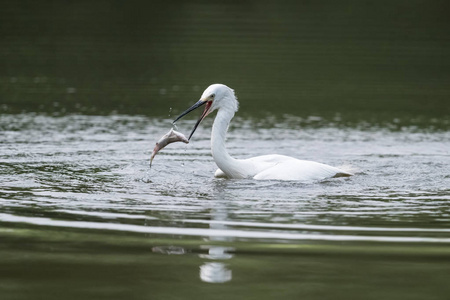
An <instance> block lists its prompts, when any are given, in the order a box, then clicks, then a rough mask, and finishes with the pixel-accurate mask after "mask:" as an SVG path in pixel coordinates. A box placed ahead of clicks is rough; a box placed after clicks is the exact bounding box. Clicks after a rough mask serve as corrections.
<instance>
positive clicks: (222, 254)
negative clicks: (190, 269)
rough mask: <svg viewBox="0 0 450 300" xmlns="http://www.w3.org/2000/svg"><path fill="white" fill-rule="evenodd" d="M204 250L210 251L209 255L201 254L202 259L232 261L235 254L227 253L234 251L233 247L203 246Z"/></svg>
mask: <svg viewBox="0 0 450 300" xmlns="http://www.w3.org/2000/svg"><path fill="white" fill-rule="evenodd" d="M201 248H202V249H208V254H200V255H199V256H200V257H201V258H207V259H230V258H232V257H233V254H230V253H227V251H233V250H234V248H232V247H221V246H201Z"/></svg>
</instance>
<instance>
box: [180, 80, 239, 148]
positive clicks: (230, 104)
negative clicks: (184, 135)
mask: <svg viewBox="0 0 450 300" xmlns="http://www.w3.org/2000/svg"><path fill="white" fill-rule="evenodd" d="M202 105H206V106H205V110H204V111H203V113H202V115H201V116H200V118H199V119H198V121H197V123H196V124H195V126H194V129H192V132H191V134H190V135H189V140H190V139H191V137H192V135H193V134H194V132H195V130H196V129H197V127H198V125H199V124H200V123H201V122H202V121H203V119H204V118H205V117H206V116H207V115H209V114H210V113H211V112H213V111H214V110H216V109H227V110H230V111H231V112H232V113H234V112H236V111H237V110H238V106H239V104H238V101H237V99H236V96H235V95H234V90H232V89H231V88H229V87H227V86H226V85H224V84H220V83H216V84H212V85H210V86H208V87H207V88H206V90H205V91H204V92H203V94H202V96H201V97H200V100H198V101H197V103H195V104H194V105H192V106H191V107H190V108H188V109H187V110H186V111H184V112H183V113H182V114H181V115H179V116H178V118H176V119H175V121H173V123H175V122H176V121H178V120H179V119H181V118H182V117H183V116H185V115H187V114H188V113H190V112H191V111H193V110H195V109H196V108H199V107H200V106H202Z"/></svg>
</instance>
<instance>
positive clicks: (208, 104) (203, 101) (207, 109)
mask: <svg viewBox="0 0 450 300" xmlns="http://www.w3.org/2000/svg"><path fill="white" fill-rule="evenodd" d="M211 98H212V97H208V98H207V99H200V100H198V101H197V103H195V104H194V105H192V106H191V107H189V108H188V109H186V110H185V111H184V112H183V113H182V114H181V115H179V116H178V118H176V119H175V121H173V122H172V123H173V124H175V122H176V121H178V120H179V119H181V118H182V117H184V116H185V115H187V114H188V113H190V112H191V111H193V110H195V109H197V108H199V107H200V106H202V105H205V104H206V106H205V110H204V111H203V113H202V115H201V116H200V118H199V119H198V120H197V123H195V126H194V129H192V131H191V134H190V135H189V138H188V140H190V139H191V137H192V135H193V134H194V132H195V130H196V129H197V127H198V125H199V124H200V123H201V122H202V121H203V119H204V118H205V117H206V116H207V115H208V114H209V113H210V108H211V105H212V100H211Z"/></svg>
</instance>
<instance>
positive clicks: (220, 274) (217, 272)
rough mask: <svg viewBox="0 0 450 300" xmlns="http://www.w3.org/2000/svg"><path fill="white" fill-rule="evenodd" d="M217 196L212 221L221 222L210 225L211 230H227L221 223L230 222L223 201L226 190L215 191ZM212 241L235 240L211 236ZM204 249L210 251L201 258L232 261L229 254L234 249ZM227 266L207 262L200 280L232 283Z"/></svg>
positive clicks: (211, 247)
mask: <svg viewBox="0 0 450 300" xmlns="http://www.w3.org/2000/svg"><path fill="white" fill-rule="evenodd" d="M215 192H216V193H215V196H216V199H217V201H216V202H215V206H214V208H213V209H212V211H211V220H212V221H219V222H218V223H215V222H212V223H210V224H209V228H210V229H216V230H217V229H219V230H226V229H227V225H225V224H223V223H220V221H222V222H223V221H226V220H228V219H229V218H228V211H227V207H226V205H225V203H224V202H223V201H222V199H224V197H225V195H224V190H223V188H222V187H219V188H216V189H215ZM208 239H209V240H210V241H222V242H223V241H227V242H231V241H232V240H233V238H231V237H216V236H210V237H209V238H208ZM201 248H202V249H208V254H200V255H199V257H201V258H204V259H211V260H223V259H231V258H232V257H233V254H230V253H227V252H229V251H234V248H232V247H222V246H208V245H204V246H201ZM227 266H228V265H227V264H224V263H222V262H205V263H204V264H203V265H201V266H200V279H201V280H202V281H204V282H210V283H223V282H227V281H231V278H232V272H231V270H230V269H228V268H227Z"/></svg>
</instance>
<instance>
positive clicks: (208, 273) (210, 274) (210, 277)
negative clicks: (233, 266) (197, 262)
mask: <svg viewBox="0 0 450 300" xmlns="http://www.w3.org/2000/svg"><path fill="white" fill-rule="evenodd" d="M200 279H201V280H202V281H204V282H210V283H223V282H227V281H230V280H231V270H228V269H227V267H226V265H225V264H224V263H220V262H207V263H205V264H203V265H202V266H200Z"/></svg>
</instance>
